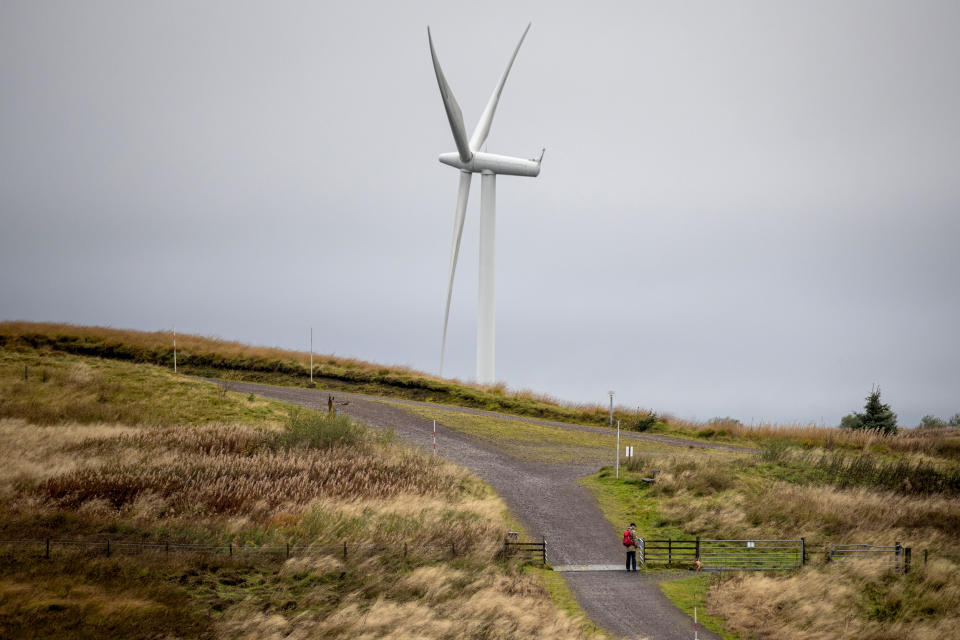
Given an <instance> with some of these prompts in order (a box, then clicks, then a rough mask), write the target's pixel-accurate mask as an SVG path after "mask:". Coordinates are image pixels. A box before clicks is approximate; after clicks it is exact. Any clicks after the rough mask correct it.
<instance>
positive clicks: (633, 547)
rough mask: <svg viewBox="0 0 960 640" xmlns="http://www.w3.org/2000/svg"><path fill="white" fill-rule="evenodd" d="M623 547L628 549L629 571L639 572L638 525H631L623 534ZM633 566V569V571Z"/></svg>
mask: <svg viewBox="0 0 960 640" xmlns="http://www.w3.org/2000/svg"><path fill="white" fill-rule="evenodd" d="M623 546H625V547H626V548H627V571H636V570H637V525H635V524H634V523H632V522H631V523H630V527H629V528H628V529H626V530H625V531H624V532H623ZM631 566H632V567H633V568H632V569H631Z"/></svg>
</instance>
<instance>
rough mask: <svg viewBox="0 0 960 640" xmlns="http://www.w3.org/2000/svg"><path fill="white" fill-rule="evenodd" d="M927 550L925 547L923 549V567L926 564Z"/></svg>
mask: <svg viewBox="0 0 960 640" xmlns="http://www.w3.org/2000/svg"><path fill="white" fill-rule="evenodd" d="M927 551H928V550H927V549H924V550H923V566H924V567H926V566H927Z"/></svg>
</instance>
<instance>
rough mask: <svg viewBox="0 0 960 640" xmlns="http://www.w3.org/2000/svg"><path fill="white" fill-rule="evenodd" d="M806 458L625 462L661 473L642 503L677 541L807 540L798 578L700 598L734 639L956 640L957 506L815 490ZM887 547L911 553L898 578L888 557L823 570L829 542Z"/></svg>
mask: <svg viewBox="0 0 960 640" xmlns="http://www.w3.org/2000/svg"><path fill="white" fill-rule="evenodd" d="M811 456H812V457H814V458H815V457H816V454H815V453H813V454H811V453H809V452H803V453H801V452H796V451H794V452H790V451H785V452H780V454H779V455H778V457H777V460H778V462H777V463H771V462H769V461H768V460H765V459H764V458H763V457H761V456H754V457H750V456H740V457H736V458H727V459H724V458H721V457H718V456H713V457H712V458H711V459H709V460H708V461H704V460H702V459H699V457H698V456H695V455H690V454H688V453H687V454H678V455H672V456H664V455H662V454H657V453H653V454H647V457H646V458H645V459H643V460H641V461H639V462H638V464H637V465H636V466H637V467H638V469H637V471H639V470H641V469H642V470H648V469H651V468H657V469H659V470H660V471H661V473H660V475H659V476H658V477H657V481H656V483H655V484H654V485H653V486H652V487H650V488H649V489H648V490H647V491H646V492H645V495H647V496H648V497H651V498H654V499H655V500H657V503H658V510H659V517H660V518H661V519H662V520H663V521H664V522H666V523H672V524H674V525H675V526H677V527H679V528H681V529H683V530H684V531H685V533H686V534H687V535H700V536H702V537H706V538H727V539H747V540H749V539H778V538H781V539H782V538H790V539H796V538H800V537H804V538H805V539H806V543H807V550H808V565H807V566H806V568H805V569H804V570H802V571H800V572H796V573H790V574H780V575H778V576H772V575H761V574H744V575H740V576H737V577H735V578H732V579H727V580H723V581H721V582H720V583H719V584H715V585H714V586H713V587H712V589H711V591H710V595H709V598H708V602H709V611H710V612H711V613H712V614H715V615H718V616H721V617H722V618H724V619H726V621H727V627H728V629H729V630H731V631H734V632H737V633H739V634H740V635H741V637H743V638H745V639H746V638H750V639H763V640H767V639H770V640H772V639H774V638H783V637H789V638H797V639H800V640H814V639H816V640H821V639H826V638H858V639H863V640H867V639H875V638H876V639H881V640H893V639H894V638H911V639H912V638H920V639H921V640H926V639H931V640H932V639H934V638H947V637H958V634H957V633H956V631H955V626H956V622H957V614H956V612H957V611H958V610H960V577H958V576H960V571H958V570H960V563H958V560H960V554H958V553H957V551H956V549H957V548H958V546H960V501H958V500H957V499H956V497H955V496H953V495H952V494H946V493H941V494H916V493H905V492H901V491H893V490H883V489H877V488H863V487H856V488H840V487H838V486H832V485H829V484H822V483H818V482H815V481H812V480H811V477H816V476H810V475H805V474H804V473H802V472H803V471H804V470H803V469H802V468H801V465H802V463H803V461H805V460H808V459H809V458H810V457H811ZM901 456H903V457H905V458H906V459H908V460H913V459H919V460H923V459H925V458H924V456H923V455H922V454H901ZM895 542H900V543H902V544H903V545H904V546H905V547H912V549H913V563H912V571H911V572H910V573H908V574H906V575H901V574H898V573H896V572H895V571H894V570H893V561H892V558H891V557H890V556H883V557H881V556H875V557H871V558H869V559H867V560H864V561H858V560H853V559H834V560H833V561H832V562H828V561H827V558H828V555H827V552H828V550H829V549H830V547H831V546H832V545H834V544H843V543H848V544H850V543H859V544H874V545H893V544H894V543H895ZM924 551H929V553H930V561H929V563H927V564H924V562H923V552H924Z"/></svg>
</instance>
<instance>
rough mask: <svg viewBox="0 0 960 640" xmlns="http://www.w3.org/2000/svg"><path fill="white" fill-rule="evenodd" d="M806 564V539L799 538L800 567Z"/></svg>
mask: <svg viewBox="0 0 960 640" xmlns="http://www.w3.org/2000/svg"><path fill="white" fill-rule="evenodd" d="M805 564H807V539H806V538H800V566H801V567H802V566H803V565H805Z"/></svg>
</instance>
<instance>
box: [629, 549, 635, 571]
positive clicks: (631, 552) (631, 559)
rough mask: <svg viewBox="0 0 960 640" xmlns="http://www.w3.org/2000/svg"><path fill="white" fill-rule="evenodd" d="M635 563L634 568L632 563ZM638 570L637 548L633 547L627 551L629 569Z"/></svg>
mask: <svg viewBox="0 0 960 640" xmlns="http://www.w3.org/2000/svg"><path fill="white" fill-rule="evenodd" d="M631 562H632V563H633V569H631V568H630V563H631ZM631 570H632V571H636V570H637V550H636V549H632V550H628V551H627V571H631Z"/></svg>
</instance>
